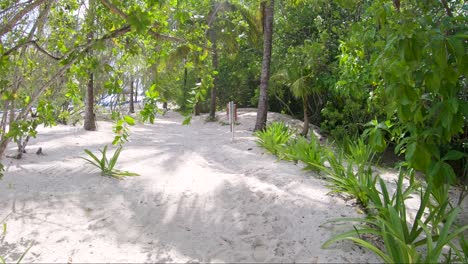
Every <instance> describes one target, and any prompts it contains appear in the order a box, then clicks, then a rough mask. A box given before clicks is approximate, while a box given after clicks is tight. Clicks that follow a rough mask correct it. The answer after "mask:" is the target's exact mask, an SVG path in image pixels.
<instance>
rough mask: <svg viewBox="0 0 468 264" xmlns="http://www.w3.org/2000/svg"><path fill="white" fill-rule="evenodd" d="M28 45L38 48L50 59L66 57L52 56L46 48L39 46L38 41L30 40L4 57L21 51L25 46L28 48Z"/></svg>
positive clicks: (7, 52) (9, 51)
mask: <svg viewBox="0 0 468 264" xmlns="http://www.w3.org/2000/svg"><path fill="white" fill-rule="evenodd" d="M27 45H33V46H34V47H36V49H37V50H39V51H40V52H42V53H44V54H45V55H47V56H48V57H50V58H52V59H54V60H61V59H63V58H64V56H61V57H57V56H54V55H52V54H51V53H49V52H48V51H46V50H45V49H44V48H42V47H41V46H39V44H38V43H37V40H29V41H26V42H23V43H21V44H19V45H17V46H15V47H13V48H11V49H9V50H7V51H6V52H5V53H4V54H3V56H8V55H10V54H11V53H13V52H15V51H16V50H18V49H20V48H21V47H24V46H27Z"/></svg>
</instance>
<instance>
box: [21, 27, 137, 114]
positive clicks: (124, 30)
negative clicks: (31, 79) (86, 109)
mask: <svg viewBox="0 0 468 264" xmlns="http://www.w3.org/2000/svg"><path fill="white" fill-rule="evenodd" d="M129 31H130V25H125V26H123V27H121V28H119V29H116V30H114V31H111V32H109V33H107V34H105V35H104V36H102V37H101V38H98V39H94V40H92V41H89V42H88V43H86V44H85V45H83V46H80V47H76V48H75V49H73V50H72V51H70V52H69V53H68V54H67V55H66V56H62V57H61V58H60V60H61V59H67V58H70V60H69V61H68V62H67V63H66V64H65V65H64V66H63V67H62V68H60V69H59V70H58V71H57V72H56V73H55V74H54V75H53V76H52V77H51V78H50V80H49V81H47V82H46V83H44V84H43V85H42V86H41V87H40V88H39V89H37V90H36V91H35V93H34V94H33V95H32V96H31V100H30V101H29V103H28V105H27V106H26V107H24V108H23V109H22V111H21V112H20V113H19V114H18V116H17V117H16V118H15V121H18V120H20V119H22V118H24V117H25V116H26V115H27V113H28V112H29V110H30V109H31V107H32V106H33V105H34V104H35V103H36V102H37V100H38V99H39V96H40V95H41V94H42V93H43V92H44V91H45V90H46V89H47V88H49V87H50V86H52V84H53V82H54V81H56V79H57V78H60V77H61V76H63V75H64V74H65V73H66V71H67V70H68V69H69V68H70V67H71V66H72V65H73V63H75V62H76V61H77V60H78V58H79V56H74V57H70V56H71V55H72V54H74V53H75V52H77V50H78V49H79V48H82V50H81V51H79V54H83V53H85V52H87V51H88V50H89V49H90V48H91V47H92V46H93V45H94V44H96V42H98V41H102V40H106V39H111V38H116V37H119V36H122V35H124V34H125V33H127V32H129Z"/></svg>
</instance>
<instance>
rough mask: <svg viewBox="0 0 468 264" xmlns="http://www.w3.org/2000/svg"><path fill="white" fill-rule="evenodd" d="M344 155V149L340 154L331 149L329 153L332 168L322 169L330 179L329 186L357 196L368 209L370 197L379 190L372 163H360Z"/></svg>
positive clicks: (328, 158) (335, 190) (333, 189)
mask: <svg viewBox="0 0 468 264" xmlns="http://www.w3.org/2000/svg"><path fill="white" fill-rule="evenodd" d="M344 156H345V155H344V151H343V150H341V151H340V152H338V154H334V153H333V152H331V151H329V152H328V154H327V161H328V163H329V164H330V168H326V167H323V168H322V170H323V171H324V172H325V174H326V177H327V179H328V180H330V185H329V187H330V188H331V189H332V191H333V192H343V193H346V194H348V195H350V196H352V197H355V198H356V199H357V200H358V202H359V203H360V204H361V205H362V206H363V207H364V209H366V208H367V207H368V205H369V200H370V198H369V197H370V196H374V195H375V194H376V192H377V190H376V189H375V183H376V180H377V178H376V177H374V176H373V173H372V168H371V166H370V165H366V164H365V163H361V164H359V163H357V162H355V161H354V160H352V159H350V160H345V158H344ZM346 163H347V165H346Z"/></svg>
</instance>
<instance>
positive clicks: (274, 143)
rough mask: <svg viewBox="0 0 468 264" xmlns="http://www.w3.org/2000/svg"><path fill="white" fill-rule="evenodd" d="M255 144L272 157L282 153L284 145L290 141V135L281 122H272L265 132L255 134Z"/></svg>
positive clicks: (286, 127)
mask: <svg viewBox="0 0 468 264" xmlns="http://www.w3.org/2000/svg"><path fill="white" fill-rule="evenodd" d="M255 136H257V137H258V139H257V140H256V142H257V144H258V145H259V146H261V147H263V148H264V149H266V150H267V151H268V152H270V153H271V154H273V155H278V154H280V153H282V152H283V151H284V148H285V147H286V144H287V143H288V141H289V140H290V139H291V136H292V133H291V131H290V130H289V128H288V126H287V125H286V124H284V123H283V122H273V123H271V124H270V125H268V126H267V127H266V128H265V130H263V131H257V132H255Z"/></svg>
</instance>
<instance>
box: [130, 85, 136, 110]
mask: <svg viewBox="0 0 468 264" xmlns="http://www.w3.org/2000/svg"><path fill="white" fill-rule="evenodd" d="M129 112H130V113H135V106H134V103H133V79H132V80H131V81H130V109H129Z"/></svg>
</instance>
